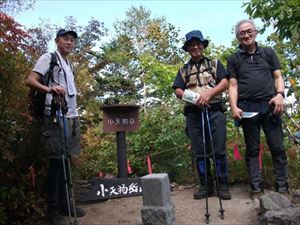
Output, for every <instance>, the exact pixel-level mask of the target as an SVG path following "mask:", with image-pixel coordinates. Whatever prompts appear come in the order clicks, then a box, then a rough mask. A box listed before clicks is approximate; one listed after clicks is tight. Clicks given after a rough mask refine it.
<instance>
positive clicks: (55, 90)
mask: <svg viewBox="0 0 300 225" xmlns="http://www.w3.org/2000/svg"><path fill="white" fill-rule="evenodd" d="M76 39H77V33H76V32H75V31H72V30H65V29H61V30H59V31H58V32H57V35H56V38H55V42H56V45H57V50H56V51H55V53H54V54H50V53H45V54H43V55H42V56H41V57H40V58H39V59H38V61H37V63H36V64H35V66H34V68H33V70H32V71H31V73H30V74H29V76H28V78H27V80H26V84H27V86H29V87H31V88H32V89H34V90H36V91H38V92H41V93H46V97H45V103H44V104H45V107H44V108H43V109H44V111H43V116H42V117H43V122H42V137H41V141H42V144H43V146H44V148H45V150H46V151H47V154H48V159H49V167H48V176H47V201H48V202H47V211H48V220H49V222H50V224H54V225H64V224H66V223H65V222H64V217H63V216H68V215H69V206H70V205H69V206H68V198H69V196H67V194H66V183H65V178H64V168H63V163H62V161H63V160H62V151H64V150H66V149H67V150H68V152H66V153H65V154H66V155H65V156H66V157H68V156H70V155H78V154H79V152H80V128H79V120H78V111H77V101H76V95H77V90H76V87H75V82H74V75H73V71H72V67H71V65H70V62H69V60H68V59H67V56H68V55H69V54H70V53H71V52H72V51H73V49H74V47H75V43H76ZM53 57H54V58H53ZM53 59H54V61H55V66H53V68H52V72H51V77H50V79H49V80H48V81H49V82H46V80H47V78H48V76H49V69H50V64H51V63H52V64H53ZM47 83H48V84H47ZM54 96H60V97H61V99H65V102H66V105H65V108H64V110H65V112H63V110H61V111H60V112H56V111H54V115H53V107H51V102H53V99H54ZM52 106H53V104H52ZM51 110H52V111H51ZM54 110H55V109H54ZM57 114H58V116H59V118H62V117H61V116H62V114H65V117H66V127H64V126H63V124H62V122H61V121H62V120H61V119H59V120H58V121H57V120H56V119H55V118H56V117H57ZM66 128H68V132H67V133H64V132H66ZM63 134H64V135H66V136H67V137H66V139H67V145H68V147H67V148H66V145H65V144H64V143H63V142H62V140H64V138H65V136H64V135H63ZM67 169H68V168H67ZM67 174H68V173H67ZM70 208H71V216H74V210H72V208H73V207H72V205H71V207H70ZM75 210H76V216H78V217H80V216H84V215H85V212H84V210H83V209H81V208H76V209H75Z"/></svg>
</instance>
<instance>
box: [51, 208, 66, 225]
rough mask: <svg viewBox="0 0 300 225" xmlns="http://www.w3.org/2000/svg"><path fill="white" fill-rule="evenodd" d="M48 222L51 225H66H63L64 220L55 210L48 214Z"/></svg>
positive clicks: (64, 224)
mask: <svg viewBox="0 0 300 225" xmlns="http://www.w3.org/2000/svg"><path fill="white" fill-rule="evenodd" d="M48 222H49V223H50V224H51V225H67V224H66V223H65V218H64V217H63V216H62V215H61V214H60V213H59V212H58V211H57V210H51V211H50V212H48Z"/></svg>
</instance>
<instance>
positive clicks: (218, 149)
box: [172, 30, 231, 200]
mask: <svg viewBox="0 0 300 225" xmlns="http://www.w3.org/2000/svg"><path fill="white" fill-rule="evenodd" d="M185 39H186V40H185V43H184V45H183V47H182V49H183V50H184V51H186V52H188V53H189V55H190V57H191V58H190V60H189V61H188V62H187V63H186V64H184V66H183V67H181V68H180V69H179V71H178V73H177V76H176V78H175V80H174V83H173V86H172V87H173V89H174V90H175V94H176V96H177V97H178V98H179V99H183V100H186V105H185V108H184V114H185V116H186V129H187V134H188V136H189V138H190V140H191V144H192V152H193V157H195V159H196V163H197V171H198V174H199V178H200V185H199V189H197V190H196V191H195V193H194V198H195V199H201V198H205V197H206V195H207V196H212V195H214V194H215V189H214V185H215V182H214V179H213V175H212V172H211V169H212V168H211V167H212V166H211V158H212V159H214V160H215V161H213V163H215V165H216V169H217V172H216V175H217V176H216V177H217V181H218V183H219V187H220V189H219V191H220V197H221V198H222V199H224V200H228V199H231V195H230V192H229V190H228V180H227V160H226V158H227V157H226V150H225V143H226V116H225V114H224V112H225V107H224V105H223V103H222V92H223V91H224V90H225V89H227V86H228V73H227V71H226V70H225V68H224V66H223V65H222V63H221V62H220V61H219V60H211V59H209V58H207V57H205V56H204V55H203V51H204V49H205V48H206V47H207V46H208V43H209V41H208V40H206V39H205V38H204V37H203V35H202V32H201V31H199V30H193V31H191V32H189V33H187V34H186V36H185ZM187 93H188V94H187ZM191 96H195V97H191ZM191 99H192V100H191ZM203 112H206V113H207V118H206V122H205V119H204V117H203ZM208 123H209V125H208ZM203 131H204V132H203ZM203 137H204V139H203ZM206 139H207V140H206ZM213 153H214V155H213ZM212 156H213V157H212ZM205 181H207V182H205ZM206 188H207V189H206Z"/></svg>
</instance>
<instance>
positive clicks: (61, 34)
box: [56, 29, 78, 38]
mask: <svg viewBox="0 0 300 225" xmlns="http://www.w3.org/2000/svg"><path fill="white" fill-rule="evenodd" d="M65 34H71V35H72V36H73V37H74V38H77V37H78V35H77V33H76V32H75V31H73V30H66V29H60V30H59V31H58V32H57V34H56V37H61V36H64V35H65Z"/></svg>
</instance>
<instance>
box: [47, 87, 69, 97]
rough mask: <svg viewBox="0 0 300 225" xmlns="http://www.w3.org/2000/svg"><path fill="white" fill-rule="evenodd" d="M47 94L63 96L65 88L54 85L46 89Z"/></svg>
mask: <svg viewBox="0 0 300 225" xmlns="http://www.w3.org/2000/svg"><path fill="white" fill-rule="evenodd" d="M48 88H49V89H48V93H56V94H58V95H60V96H64V95H65V93H66V92H65V88H64V87H62V86H60V85H56V86H53V87H48Z"/></svg>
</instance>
